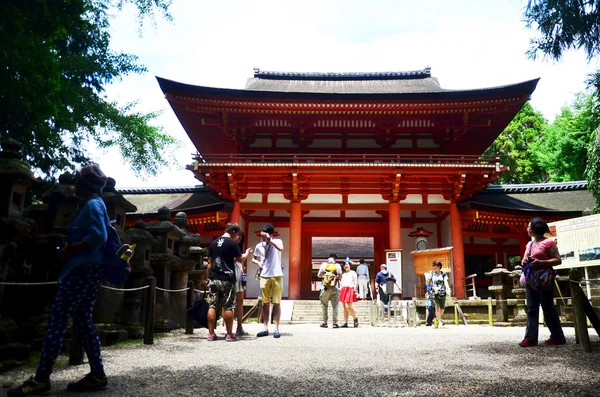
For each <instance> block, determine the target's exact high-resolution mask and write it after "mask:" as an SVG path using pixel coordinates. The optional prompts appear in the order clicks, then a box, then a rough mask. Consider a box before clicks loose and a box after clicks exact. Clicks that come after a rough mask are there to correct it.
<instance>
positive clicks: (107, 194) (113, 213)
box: [102, 178, 137, 239]
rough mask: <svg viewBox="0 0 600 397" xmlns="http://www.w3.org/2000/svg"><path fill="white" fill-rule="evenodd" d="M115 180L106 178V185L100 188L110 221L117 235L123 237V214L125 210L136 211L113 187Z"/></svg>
mask: <svg viewBox="0 0 600 397" xmlns="http://www.w3.org/2000/svg"><path fill="white" fill-rule="evenodd" d="M115 185H116V181H115V180H114V179H113V178H108V179H107V181H106V186H105V187H104V189H102V200H103V201H104V204H105V205H106V211H107V212H108V217H109V218H110V220H111V221H114V223H113V226H114V227H115V229H117V231H118V232H120V233H119V237H121V239H123V235H124V233H123V231H124V230H125V214H126V213H127V212H135V211H137V207H136V206H135V205H133V204H132V203H131V202H129V201H128V200H127V199H125V197H123V195H122V194H121V193H119V192H117V190H116V189H115Z"/></svg>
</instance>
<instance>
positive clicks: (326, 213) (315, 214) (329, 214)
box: [303, 210, 341, 218]
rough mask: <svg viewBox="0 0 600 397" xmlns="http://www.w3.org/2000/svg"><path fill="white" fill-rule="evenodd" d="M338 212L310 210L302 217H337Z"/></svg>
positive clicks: (338, 215)
mask: <svg viewBox="0 0 600 397" xmlns="http://www.w3.org/2000/svg"><path fill="white" fill-rule="evenodd" d="M340 212H341V211H335V210H311V211H310V212H309V213H308V214H306V215H304V217H303V218H339V217H340Z"/></svg>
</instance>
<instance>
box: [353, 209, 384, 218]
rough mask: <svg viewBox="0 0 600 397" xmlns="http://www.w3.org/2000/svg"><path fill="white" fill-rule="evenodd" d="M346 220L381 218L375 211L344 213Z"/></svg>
mask: <svg viewBox="0 0 600 397" xmlns="http://www.w3.org/2000/svg"><path fill="white" fill-rule="evenodd" d="M346 218H381V215H379V214H378V213H376V212H375V211H354V210H349V211H346Z"/></svg>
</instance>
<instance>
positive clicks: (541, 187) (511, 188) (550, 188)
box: [484, 181, 588, 193]
mask: <svg viewBox="0 0 600 397" xmlns="http://www.w3.org/2000/svg"><path fill="white" fill-rule="evenodd" d="M587 185H588V182H587V181H569V182H545V183H521V184H514V185H513V184H510V185H488V187H487V189H485V190H484V192H486V193H540V192H555V191H571V190H586V189H587Z"/></svg>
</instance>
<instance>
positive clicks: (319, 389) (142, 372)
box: [0, 324, 600, 397]
mask: <svg viewBox="0 0 600 397" xmlns="http://www.w3.org/2000/svg"><path fill="white" fill-rule="evenodd" d="M246 330H247V331H250V332H251V334H250V335H249V336H245V337H243V338H242V340H240V341H238V342H231V343H228V342H225V340H224V339H223V338H222V339H220V340H218V341H215V342H208V341H207V340H206V336H207V331H206V330H204V329H202V330H195V333H194V335H185V334H184V333H183V331H175V332H173V333H172V334H171V335H170V336H169V337H166V338H160V339H156V340H155V345H153V346H141V345H140V346H133V347H119V348H107V349H105V350H104V352H103V356H104V361H105V365H106V370H107V373H108V376H109V390H107V391H106V392H103V393H94V394H93V395H94V396H100V395H107V396H108V395H110V396H161V395H162V396H269V397H273V396H414V395H421V396H422V395H427V396H452V397H456V396H561V397H562V396H567V395H576V396H578V397H579V396H599V395H600V377H599V373H600V342H598V337H597V336H596V335H595V333H594V331H593V330H592V331H591V335H592V341H593V342H592V343H593V346H592V347H593V352H592V353H584V352H583V351H582V350H581V348H580V347H579V346H578V345H576V344H575V337H574V331H573V329H572V328H565V334H566V336H567V341H568V344H567V345H565V346H540V347H534V348H526V349H525V348H520V347H519V346H517V343H518V342H519V341H520V340H521V338H522V337H523V333H524V329H523V328H495V327H487V326H478V325H470V326H466V327H465V326H452V325H447V326H445V327H444V328H442V329H433V328H431V327H419V328H387V327H378V328H373V327H370V326H360V327H359V328H356V329H354V328H349V329H331V328H329V329H321V328H319V327H318V326H315V325H285V326H282V328H281V330H282V335H281V338H280V339H274V338H273V337H272V336H271V335H269V336H268V337H265V338H260V339H258V338H256V336H255V335H256V332H258V331H260V330H261V326H260V325H258V324H248V325H246ZM218 331H220V332H218V334H220V335H224V330H223V329H222V328H219V329H218ZM548 336H549V333H548V330H547V329H546V328H542V329H541V330H540V340H541V341H543V340H545V339H546V338H547V337H548ZM87 371H88V367H87V365H86V366H80V367H67V366H60V367H57V368H56V370H55V373H54V375H53V391H52V393H51V395H56V396H62V395H67V394H68V393H66V392H65V391H64V390H65V388H66V385H67V383H68V382H69V381H72V380H74V379H77V378H78V377H81V376H83V375H84V374H85V373H86V372H87ZM30 374H31V372H27V371H22V370H14V371H11V372H8V373H5V374H2V375H0V383H1V385H2V386H3V388H4V389H3V390H6V388H7V387H9V386H12V385H15V384H17V383H18V382H21V381H22V380H24V379H26V378H27V377H28V376H29V375H30ZM68 395H72V394H68Z"/></svg>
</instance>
